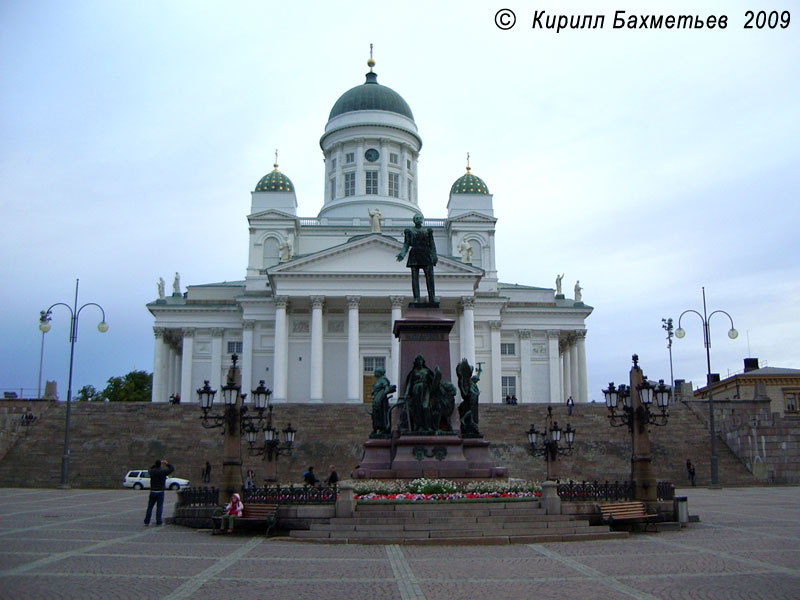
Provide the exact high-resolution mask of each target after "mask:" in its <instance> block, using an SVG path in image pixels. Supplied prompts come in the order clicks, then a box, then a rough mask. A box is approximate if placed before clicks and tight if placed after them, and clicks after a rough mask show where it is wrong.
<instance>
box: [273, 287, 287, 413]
mask: <svg viewBox="0 0 800 600" xmlns="http://www.w3.org/2000/svg"><path fill="white" fill-rule="evenodd" d="M288 303H289V297H288V296H275V363H274V364H275V366H274V367H273V369H274V371H275V373H274V374H273V375H272V387H273V388H275V389H274V391H273V393H274V397H275V401H276V402H286V398H287V391H288V383H287V378H288V376H289V328H288V327H287V323H286V305H287V304H288Z"/></svg>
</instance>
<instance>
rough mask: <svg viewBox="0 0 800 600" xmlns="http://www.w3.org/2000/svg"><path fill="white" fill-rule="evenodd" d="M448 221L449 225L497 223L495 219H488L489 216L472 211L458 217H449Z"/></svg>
mask: <svg viewBox="0 0 800 600" xmlns="http://www.w3.org/2000/svg"><path fill="white" fill-rule="evenodd" d="M448 221H450V223H464V222H468V223H497V219H496V218H495V217H490V216H489V215H484V214H481V213H479V212H476V211H474V210H471V211H469V212H467V213H464V214H461V215H458V216H457V217H451V218H449V219H448Z"/></svg>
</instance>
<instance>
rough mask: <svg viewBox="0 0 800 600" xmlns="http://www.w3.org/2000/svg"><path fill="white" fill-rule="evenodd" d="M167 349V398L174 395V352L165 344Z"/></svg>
mask: <svg viewBox="0 0 800 600" xmlns="http://www.w3.org/2000/svg"><path fill="white" fill-rule="evenodd" d="M166 349H167V376H166V378H165V381H166V382H167V396H169V395H170V394H174V393H175V374H176V371H175V351H174V350H173V349H172V347H171V346H170V345H169V344H166Z"/></svg>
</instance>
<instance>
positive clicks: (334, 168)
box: [331, 158, 336, 171]
mask: <svg viewBox="0 0 800 600" xmlns="http://www.w3.org/2000/svg"><path fill="white" fill-rule="evenodd" d="M331 169H333V170H334V171H335V170H336V159H335V158H333V159H331Z"/></svg>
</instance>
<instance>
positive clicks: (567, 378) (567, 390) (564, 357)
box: [561, 338, 574, 402]
mask: <svg viewBox="0 0 800 600" xmlns="http://www.w3.org/2000/svg"><path fill="white" fill-rule="evenodd" d="M569 346H570V344H569V338H565V339H564V341H563V342H562V345H561V374H562V375H563V384H562V385H563V387H564V394H563V395H562V398H561V401H562V402H566V401H567V398H568V397H569V396H571V395H572V376H571V375H570V369H569V367H570V365H569ZM573 400H574V398H573Z"/></svg>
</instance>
